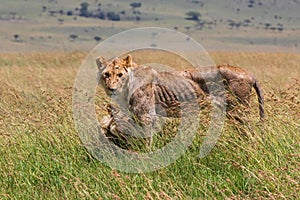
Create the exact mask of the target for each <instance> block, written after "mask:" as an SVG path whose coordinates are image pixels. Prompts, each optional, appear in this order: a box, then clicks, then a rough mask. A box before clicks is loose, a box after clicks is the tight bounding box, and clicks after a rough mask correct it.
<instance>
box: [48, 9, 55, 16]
mask: <svg viewBox="0 0 300 200" xmlns="http://www.w3.org/2000/svg"><path fill="white" fill-rule="evenodd" d="M56 12H57V11H55V10H49V11H48V13H49V14H50V16H54V14H55V13H56Z"/></svg>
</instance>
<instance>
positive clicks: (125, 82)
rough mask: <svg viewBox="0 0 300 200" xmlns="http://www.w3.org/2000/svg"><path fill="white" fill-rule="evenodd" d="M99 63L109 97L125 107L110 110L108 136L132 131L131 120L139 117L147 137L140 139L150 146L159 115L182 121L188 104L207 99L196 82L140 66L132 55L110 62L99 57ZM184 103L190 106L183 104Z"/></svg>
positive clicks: (105, 128) (104, 127) (106, 122)
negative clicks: (180, 118)
mask: <svg viewBox="0 0 300 200" xmlns="http://www.w3.org/2000/svg"><path fill="white" fill-rule="evenodd" d="M96 63H97V66H98V69H99V76H98V77H99V84H100V85H102V87H103V88H104V90H105V92H106V94H107V95H109V96H111V97H112V99H113V100H114V101H115V102H116V103H117V104H118V105H122V106H123V107H122V108H113V109H110V110H109V114H110V115H109V116H108V117H105V118H104V119H103V120H102V122H101V126H102V131H103V132H104V133H105V134H106V135H114V136H115V135H118V134H119V133H118V132H122V129H123V128H122V127H124V129H123V132H127V133H128V132H130V131H128V130H129V129H128V127H132V124H133V123H134V122H133V121H132V119H131V118H136V119H137V121H138V123H139V124H140V125H141V126H142V127H143V130H144V131H139V132H142V133H143V134H144V135H140V136H139V137H143V138H148V140H149V142H148V145H149V146H151V143H152V136H153V133H152V132H153V125H154V122H155V121H156V117H157V115H161V116H166V117H169V116H173V117H178V118H179V117H180V116H181V114H182V112H181V110H182V109H183V108H184V106H186V107H188V106H191V105H190V104H189V103H193V102H196V101H198V100H199V99H201V98H202V97H204V93H203V91H202V89H201V88H200V86H199V85H198V84H197V83H196V82H194V81H193V80H191V79H187V78H184V77H183V76H181V75H180V74H178V73H173V72H157V71H155V70H154V69H152V68H151V67H149V66H143V65H137V64H136V63H134V62H132V57H131V55H128V56H127V57H126V58H124V59H120V58H114V59H112V60H108V61H107V60H105V59H104V58H103V57H99V58H97V60H96ZM183 102H185V103H187V104H186V105H183ZM111 106H112V105H111ZM112 107H113V106H112ZM180 109H181V110H180ZM112 111H113V112H112ZM131 114H132V116H131ZM124 116H125V117H124ZM126 116H127V117H126ZM125 121H127V122H128V123H127V124H128V126H122V125H121V126H118V122H120V123H121V124H124V123H122V122H125ZM125 124H126V123H125ZM130 124H131V125H130ZM120 129H121V130H120ZM123 135H124V134H123Z"/></svg>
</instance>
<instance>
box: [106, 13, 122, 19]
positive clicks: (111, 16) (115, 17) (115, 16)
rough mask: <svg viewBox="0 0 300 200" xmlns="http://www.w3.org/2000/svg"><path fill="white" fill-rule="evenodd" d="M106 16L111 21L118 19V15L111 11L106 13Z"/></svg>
mask: <svg viewBox="0 0 300 200" xmlns="http://www.w3.org/2000/svg"><path fill="white" fill-rule="evenodd" d="M107 18H108V19H109V20H112V21H120V19H121V18H120V15H119V14H117V13H115V12H113V11H111V12H108V13H107Z"/></svg>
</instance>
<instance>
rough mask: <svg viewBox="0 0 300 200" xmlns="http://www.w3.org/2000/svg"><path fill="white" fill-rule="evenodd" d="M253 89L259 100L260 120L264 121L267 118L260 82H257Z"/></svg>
mask: <svg viewBox="0 0 300 200" xmlns="http://www.w3.org/2000/svg"><path fill="white" fill-rule="evenodd" d="M253 87H254V89H255V91H256V94H257V98H258V103H259V115H260V120H261V121H263V120H264V118H265V110H264V95H263V92H262V89H261V87H260V85H259V83H258V81H255V83H254V85H253Z"/></svg>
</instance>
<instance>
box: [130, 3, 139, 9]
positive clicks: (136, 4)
mask: <svg viewBox="0 0 300 200" xmlns="http://www.w3.org/2000/svg"><path fill="white" fill-rule="evenodd" d="M130 6H131V7H132V9H135V8H140V7H141V6H142V3H141V2H139V3H137V2H134V3H131V4H130Z"/></svg>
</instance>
